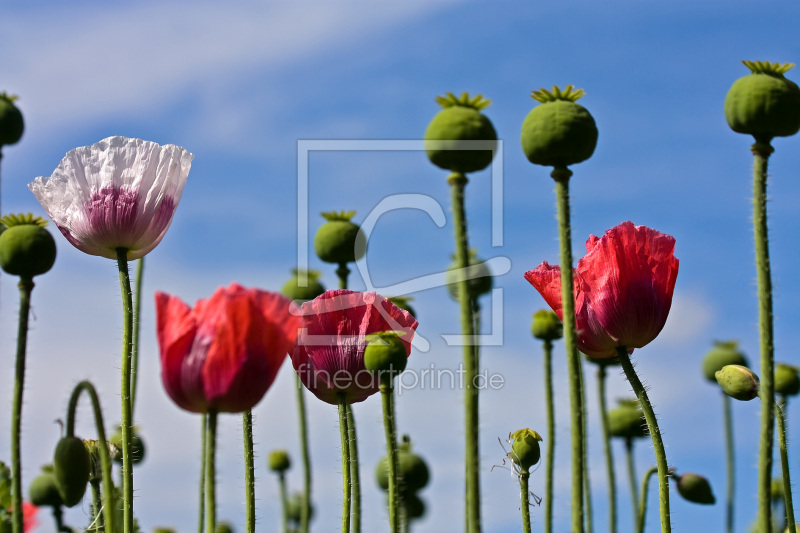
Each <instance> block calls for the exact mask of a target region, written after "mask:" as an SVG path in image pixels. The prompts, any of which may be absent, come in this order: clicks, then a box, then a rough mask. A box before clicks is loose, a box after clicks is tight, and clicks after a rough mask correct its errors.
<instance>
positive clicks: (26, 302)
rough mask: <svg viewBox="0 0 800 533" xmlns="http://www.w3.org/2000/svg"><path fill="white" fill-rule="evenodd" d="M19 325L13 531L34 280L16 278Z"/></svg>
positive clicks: (17, 531) (18, 531)
mask: <svg viewBox="0 0 800 533" xmlns="http://www.w3.org/2000/svg"><path fill="white" fill-rule="evenodd" d="M18 286H19V326H18V328H17V358H16V363H15V365H14V401H13V407H12V409H13V413H12V416H11V467H12V478H11V494H12V504H13V513H12V515H13V516H12V519H13V522H12V530H13V532H14V533H22V532H23V525H24V524H23V521H22V518H23V517H22V453H21V446H20V441H21V438H20V434H21V433H22V392H23V390H24V389H25V353H26V351H27V346H28V317H29V315H30V309H31V292H32V291H33V280H32V279H24V278H21V279H20V280H19V285H18Z"/></svg>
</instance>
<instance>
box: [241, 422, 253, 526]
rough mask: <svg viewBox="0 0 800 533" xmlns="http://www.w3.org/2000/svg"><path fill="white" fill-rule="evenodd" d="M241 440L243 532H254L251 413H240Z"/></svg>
mask: <svg viewBox="0 0 800 533" xmlns="http://www.w3.org/2000/svg"><path fill="white" fill-rule="evenodd" d="M242 440H243V441H244V501H245V517H246V519H245V531H246V532H247V533H255V531H256V476H255V466H254V464H255V460H254V457H253V455H254V454H253V412H252V411H249V410H248V411H245V412H244V413H242Z"/></svg>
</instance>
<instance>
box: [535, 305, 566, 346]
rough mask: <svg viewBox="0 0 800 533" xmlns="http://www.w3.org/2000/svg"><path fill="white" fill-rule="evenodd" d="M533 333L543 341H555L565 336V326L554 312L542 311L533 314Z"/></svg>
mask: <svg viewBox="0 0 800 533" xmlns="http://www.w3.org/2000/svg"><path fill="white" fill-rule="evenodd" d="M531 333H532V334H533V336H534V337H536V338H537V339H539V340H543V341H550V342H552V341H555V340H558V339H560V338H561V337H563V336H564V325H563V324H562V323H561V319H560V318H558V315H557V314H555V312H553V311H548V310H546V309H540V310H539V311H536V312H535V313H534V314H533V323H532V324H531Z"/></svg>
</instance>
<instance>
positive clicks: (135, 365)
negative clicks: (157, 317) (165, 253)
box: [131, 257, 144, 419]
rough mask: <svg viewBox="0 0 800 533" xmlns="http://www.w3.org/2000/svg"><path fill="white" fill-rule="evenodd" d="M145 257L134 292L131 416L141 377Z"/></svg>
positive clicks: (139, 268) (137, 265)
mask: <svg viewBox="0 0 800 533" xmlns="http://www.w3.org/2000/svg"><path fill="white" fill-rule="evenodd" d="M143 275H144V257H141V258H139V259H138V260H137V261H136V281H135V282H134V287H135V290H134V292H133V338H132V339H131V418H132V419H133V418H134V416H133V413H134V411H135V409H136V382H137V381H138V377H139V317H140V315H141V312H142V277H143Z"/></svg>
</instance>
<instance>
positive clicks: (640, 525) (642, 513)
mask: <svg viewBox="0 0 800 533" xmlns="http://www.w3.org/2000/svg"><path fill="white" fill-rule="evenodd" d="M656 472H658V467H653V468H651V469H650V470H648V471H647V472H645V474H644V480H643V481H642V499H641V501H640V503H639V521H638V522H637V525H636V531H637V532H638V533H644V523H645V519H646V517H647V487H648V485H649V484H650V478H651V477H653V474H655V473H656Z"/></svg>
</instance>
